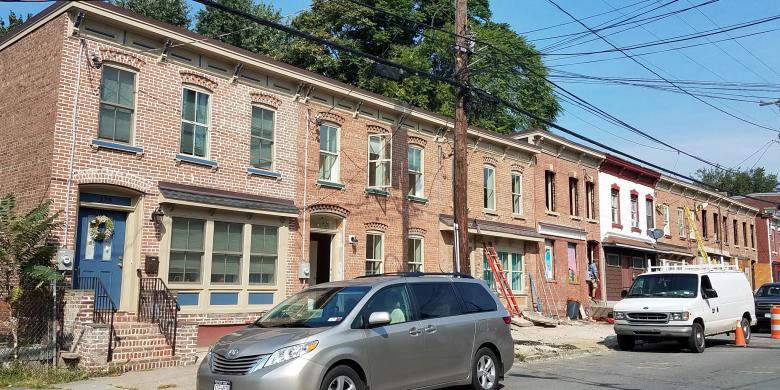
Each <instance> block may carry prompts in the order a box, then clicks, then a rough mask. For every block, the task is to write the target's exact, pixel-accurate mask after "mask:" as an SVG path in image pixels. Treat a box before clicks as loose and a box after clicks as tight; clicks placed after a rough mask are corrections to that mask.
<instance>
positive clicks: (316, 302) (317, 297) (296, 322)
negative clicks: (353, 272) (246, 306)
mask: <svg viewBox="0 0 780 390" xmlns="http://www.w3.org/2000/svg"><path fill="white" fill-rule="evenodd" d="M370 289H371V288H370V287H362V286H361V287H323V288H316V287H315V288H310V289H307V290H304V291H301V292H299V293H298V294H295V295H293V296H291V297H289V298H287V299H286V300H285V301H284V302H282V303H280V304H279V305H277V306H276V307H274V308H273V309H271V311H269V312H268V313H267V314H266V315H264V316H263V317H261V318H259V319H258V320H257V321H255V323H254V325H255V326H258V327H261V328H320V327H329V326H335V325H338V324H340V323H341V321H343V320H344V318H345V317H346V316H347V315H349V313H350V312H351V311H352V309H354V308H355V306H356V305H357V303H358V302H360V300H361V299H363V297H364V296H365V295H366V293H367V292H368V290H370Z"/></svg>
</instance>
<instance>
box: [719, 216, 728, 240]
mask: <svg viewBox="0 0 780 390" xmlns="http://www.w3.org/2000/svg"><path fill="white" fill-rule="evenodd" d="M721 228H722V229H723V242H724V243H726V245H728V243H729V220H728V218H726V217H725V216H724V217H723V225H722V226H721Z"/></svg>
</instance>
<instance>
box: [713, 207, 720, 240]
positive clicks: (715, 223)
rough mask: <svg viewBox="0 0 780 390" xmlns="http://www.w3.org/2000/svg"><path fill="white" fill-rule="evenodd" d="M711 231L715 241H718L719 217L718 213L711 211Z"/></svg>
mask: <svg viewBox="0 0 780 390" xmlns="http://www.w3.org/2000/svg"><path fill="white" fill-rule="evenodd" d="M712 233H713V234H714V235H715V241H716V242H717V241H720V217H719V216H718V213H712Z"/></svg>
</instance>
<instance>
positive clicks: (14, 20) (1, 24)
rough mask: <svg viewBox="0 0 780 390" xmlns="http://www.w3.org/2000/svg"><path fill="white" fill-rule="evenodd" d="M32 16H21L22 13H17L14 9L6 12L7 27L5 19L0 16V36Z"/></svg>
mask: <svg viewBox="0 0 780 390" xmlns="http://www.w3.org/2000/svg"><path fill="white" fill-rule="evenodd" d="M30 17H32V15H31V14H27V17H23V16H22V15H17V14H15V13H14V11H11V12H9V13H8V27H6V26H5V21H3V19H2V18H0V37H2V36H3V35H5V34H6V33H8V32H9V31H11V30H13V29H15V28H16V27H18V26H19V25H20V24H22V23H24V22H25V21H26V20H27V19H30Z"/></svg>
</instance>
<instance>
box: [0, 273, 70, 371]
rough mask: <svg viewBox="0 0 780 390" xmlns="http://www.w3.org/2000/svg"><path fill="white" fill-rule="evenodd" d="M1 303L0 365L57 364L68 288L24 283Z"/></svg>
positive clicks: (58, 285) (13, 288)
mask: <svg viewBox="0 0 780 390" xmlns="http://www.w3.org/2000/svg"><path fill="white" fill-rule="evenodd" d="M4 290H5V291H3V293H4V294H5V295H6V296H5V297H4V298H5V299H3V300H2V302H0V363H6V362H13V361H18V362H38V363H45V364H55V363H56V359H57V350H58V348H57V345H58V344H59V342H60V341H59V339H58V338H59V334H60V330H61V329H62V309H63V299H62V297H63V293H64V292H65V285H64V284H62V283H58V284H54V283H51V284H43V285H39V284H34V283H28V282H24V281H21V283H19V286H17V287H11V288H6V289H4Z"/></svg>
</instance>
